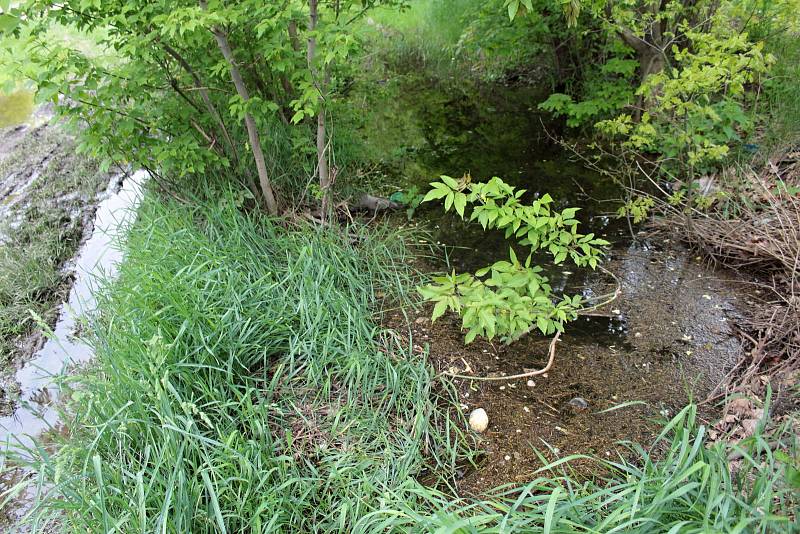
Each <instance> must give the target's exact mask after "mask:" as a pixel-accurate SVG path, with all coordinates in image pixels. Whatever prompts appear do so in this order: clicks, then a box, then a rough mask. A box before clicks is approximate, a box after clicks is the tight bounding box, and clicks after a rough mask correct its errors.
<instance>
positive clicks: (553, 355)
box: [441, 332, 561, 382]
mask: <svg viewBox="0 0 800 534" xmlns="http://www.w3.org/2000/svg"><path fill="white" fill-rule="evenodd" d="M560 337H561V332H556V335H555V336H553V339H551V340H550V350H549V359H548V361H547V365H545V366H544V367H543V368H542V369H539V370H538V371H531V372H529V373H521V374H518V375H511V376H470V375H459V374H456V373H451V372H449V371H442V373H441V374H443V375H445V376H449V377H451V378H464V379H466V380H479V381H484V382H488V381H496V380H518V379H520V378H530V377H532V376H537V375H543V374H544V373H546V372H547V371H549V370H550V368H551V367H553V362H554V361H555V359H556V342H557V341H558V339H559V338H560Z"/></svg>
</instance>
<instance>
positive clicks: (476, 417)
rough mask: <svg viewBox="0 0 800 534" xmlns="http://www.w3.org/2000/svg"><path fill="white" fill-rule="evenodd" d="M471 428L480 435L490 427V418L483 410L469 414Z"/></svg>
mask: <svg viewBox="0 0 800 534" xmlns="http://www.w3.org/2000/svg"><path fill="white" fill-rule="evenodd" d="M469 427H470V428H471V429H472V430H474V431H475V432H477V433H478V434H481V433H483V432H484V431H485V430H486V429H487V428H488V427H489V416H488V415H487V414H486V410H484V409H483V408H477V409H475V410H472V413H471V414H469Z"/></svg>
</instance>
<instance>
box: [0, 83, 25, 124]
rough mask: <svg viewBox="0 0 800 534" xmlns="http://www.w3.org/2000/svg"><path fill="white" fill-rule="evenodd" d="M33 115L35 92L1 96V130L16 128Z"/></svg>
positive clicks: (18, 92) (20, 92)
mask: <svg viewBox="0 0 800 534" xmlns="http://www.w3.org/2000/svg"><path fill="white" fill-rule="evenodd" d="M31 113H33V92H32V91H24V90H23V91H15V92H13V93H11V94H8V95H0V128H5V127H7V126H16V125H17V124H22V123H24V122H25V121H27V120H28V117H30V116H31Z"/></svg>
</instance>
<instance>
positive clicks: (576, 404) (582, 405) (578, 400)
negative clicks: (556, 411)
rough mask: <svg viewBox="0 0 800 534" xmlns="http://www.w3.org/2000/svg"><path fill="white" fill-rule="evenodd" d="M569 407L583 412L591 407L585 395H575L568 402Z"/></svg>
mask: <svg viewBox="0 0 800 534" xmlns="http://www.w3.org/2000/svg"><path fill="white" fill-rule="evenodd" d="M567 407H568V408H570V409H572V410H574V411H577V412H582V411H583V410H585V409H587V408H588V407H589V403H588V402H587V401H586V399H584V398H583V397H575V398H573V399H570V400H569V401H568V402H567Z"/></svg>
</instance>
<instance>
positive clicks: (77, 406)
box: [28, 195, 464, 533]
mask: <svg viewBox="0 0 800 534" xmlns="http://www.w3.org/2000/svg"><path fill="white" fill-rule="evenodd" d="M389 237H390V236H381V235H379V234H376V233H375V232H374V231H373V232H367V231H365V230H363V229H359V228H357V227H352V228H349V229H348V230H347V231H342V232H341V233H339V232H336V231H320V230H317V229H315V228H311V227H306V226H303V225H300V226H298V227H290V228H286V227H283V226H280V225H278V224H276V223H273V222H270V221H268V220H265V219H264V218H263V217H262V216H260V215H254V216H250V215H245V214H242V213H241V212H240V211H239V209H238V208H237V206H236V200H235V196H234V195H223V198H222V200H220V201H219V202H216V203H200V204H199V205H196V206H192V207H189V206H187V205H183V204H178V203H171V202H162V201H159V200H156V199H153V198H148V199H147V200H145V202H144V204H143V206H142V207H141V209H140V213H139V218H138V222H137V223H136V224H135V225H134V227H133V228H132V230H131V232H130V237H129V239H128V241H127V243H126V244H125V249H126V251H127V259H126V261H125V262H124V264H123V265H122V266H121V269H120V273H119V278H118V280H117V281H116V283H114V284H113V285H112V286H110V287H107V288H105V290H104V291H103V293H102V294H101V298H100V304H99V316H98V318H97V320H96V324H95V325H94V331H95V335H94V346H95V350H96V364H95V366H94V367H93V368H92V369H89V370H87V371H86V372H84V373H82V374H81V375H79V376H77V377H74V378H71V379H67V380H66V381H65V383H64V386H65V387H66V388H69V389H70V390H71V391H72V394H71V402H70V404H69V414H72V415H68V414H65V417H67V419H66V425H67V428H68V429H69V434H70V435H69V436H68V437H56V438H55V439H56V440H57V446H56V447H55V451H56V452H53V453H50V452H48V450H52V449H45V448H41V449H39V450H38V451H33V456H34V458H36V460H35V461H34V467H35V469H36V470H37V471H38V473H39V475H38V476H39V481H40V488H41V489H42V495H41V500H40V503H39V505H38V507H37V508H36V509H35V510H34V512H33V514H32V516H31V520H32V521H33V522H34V524H35V525H36V526H37V528H44V527H45V526H48V525H52V524H58V525H59V528H60V529H62V530H63V531H66V532H82V533H85V532H103V533H106V532H125V533H133V532H156V531H157V532H175V533H186V532H192V533H201V532H232V533H238V532H268V531H276V530H277V531H286V532H311V531H340V530H343V529H346V528H347V527H348V525H352V524H354V523H355V522H356V521H357V520H358V519H359V518H361V517H363V516H365V515H366V514H368V513H370V512H373V511H375V510H378V509H381V508H382V507H383V506H385V504H386V503H387V502H391V498H392V497H391V496H392V495H393V493H392V492H393V491H395V490H396V489H397V488H398V487H400V486H402V485H404V484H407V483H408V481H409V480H410V479H413V478H414V477H417V476H422V475H427V474H429V473H434V472H435V473H436V474H438V475H439V476H441V477H447V476H448V474H450V473H452V471H453V469H454V465H455V462H456V460H457V458H458V456H459V450H458V447H457V445H456V438H457V437H458V434H459V432H460V431H459V430H457V428H463V427H464V425H463V424H462V423H459V424H458V425H454V424H453V421H451V420H450V419H449V418H448V417H447V416H446V415H445V412H443V411H441V410H439V409H438V408H437V403H438V402H440V399H439V398H438V396H437V393H436V392H435V391H434V387H435V384H436V383H437V382H436V380H435V379H434V378H433V376H432V370H431V369H430V367H429V366H428V365H427V363H426V360H425V359H424V357H423V356H422V355H420V354H417V353H414V352H411V351H409V350H408V348H407V347H406V346H404V345H403V344H401V343H400V342H399V339H398V338H397V337H396V336H394V335H393V334H392V333H390V332H387V331H384V330H382V329H381V328H380V327H379V326H378V325H377V322H376V317H375V312H376V309H377V308H376V305H375V303H376V302H378V301H379V299H380V298H388V299H391V300H393V301H400V302H402V301H403V299H404V292H405V291H406V288H407V287H411V286H412V285H413V284H412V283H411V282H410V278H409V277H410V276H411V275H412V273H411V272H410V270H409V268H408V265H407V263H406V260H408V259H410V257H409V256H408V253H407V251H406V249H405V248H404V247H403V246H402V240H399V239H390V238H389ZM459 441H460V442H462V443H463V440H459ZM28 454H31V451H28ZM434 480H435V478H434Z"/></svg>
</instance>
